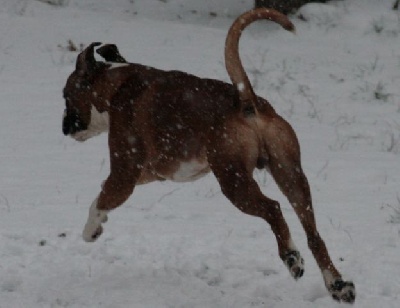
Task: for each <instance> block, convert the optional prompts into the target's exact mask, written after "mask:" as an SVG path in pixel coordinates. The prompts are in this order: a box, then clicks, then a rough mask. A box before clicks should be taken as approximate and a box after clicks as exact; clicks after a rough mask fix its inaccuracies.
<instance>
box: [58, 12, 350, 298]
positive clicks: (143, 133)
mask: <svg viewBox="0 0 400 308" xmlns="http://www.w3.org/2000/svg"><path fill="white" fill-rule="evenodd" d="M259 19H268V20H272V21H274V22H276V23H278V24H279V25H281V26H282V27H283V28H284V29H286V30H288V31H294V26H293V24H292V23H291V22H290V21H289V20H288V19H287V17H286V16H284V15H282V14H280V13H278V12H277V11H274V10H271V9H255V10H251V11H249V12H246V13H244V14H243V15H241V16H240V17H239V18H238V19H237V20H236V21H235V22H234V23H233V24H232V26H231V28H230V30H229V32H228V35H227V38H226V44H225V62H226V69H227V71H228V74H229V76H230V78H231V81H232V84H228V83H225V82H222V81H218V80H214V79H203V78H199V77H196V76H193V75H190V74H187V73H184V72H180V71H162V70H159V69H155V68H152V67H149V66H145V65H140V64H135V63H128V62H127V61H126V60H125V59H124V58H123V57H122V56H121V55H120V53H119V51H118V49H117V47H116V46H115V45H101V44H100V43H92V44H91V45H90V46H88V47H87V48H86V49H85V50H84V51H82V52H81V53H80V54H79V56H78V58H77V61H76V68H75V71H74V72H73V73H72V74H71V75H70V76H69V78H68V80H67V83H66V86H65V88H64V98H65V101H66V111H65V114H64V119H63V132H64V134H65V135H70V136H71V137H72V138H74V139H76V140H78V141H85V140H87V139H89V138H91V137H93V136H96V135H98V134H100V133H102V132H106V131H108V132H109V135H108V146H109V150H110V169H111V170H110V174H109V176H108V178H107V179H106V180H105V182H104V183H103V186H102V190H101V192H100V194H99V195H98V197H97V198H96V199H95V200H94V202H93V203H92V205H91V207H90V210H89V217H88V220H87V223H86V225H85V228H84V231H83V238H84V240H85V241H88V242H91V241H95V240H96V239H97V238H98V237H99V236H100V235H101V234H102V232H103V227H102V224H103V223H105V222H106V220H107V214H108V212H109V211H111V210H113V209H115V208H117V207H119V206H120V205H121V204H122V203H124V202H125V201H126V200H127V199H128V197H129V196H130V195H131V194H132V192H133V190H134V188H135V186H136V185H140V184H145V183H149V182H152V181H162V180H172V181H178V182H184V181H193V180H195V179H198V178H200V177H201V176H203V175H205V174H207V173H208V172H209V171H212V172H213V173H214V175H215V177H216V178H217V180H218V182H219V185H220V186H221V190H222V192H223V194H224V195H225V196H226V197H227V198H228V199H229V200H230V201H231V202H232V203H233V204H234V205H235V206H236V207H237V208H238V209H239V210H241V211H242V212H244V213H246V214H249V215H253V216H257V217H260V218H262V219H264V220H265V221H266V222H267V223H269V225H270V226H271V229H272V231H273V232H274V234H275V236H276V240H277V242H278V249H279V256H280V257H281V259H282V260H283V262H284V264H285V265H286V266H287V267H288V269H289V272H290V274H291V275H292V276H293V277H294V278H296V279H297V278H300V277H301V276H302V275H303V272H304V269H303V268H304V266H303V264H304V261H303V258H302V257H301V255H300V253H299V251H298V250H297V248H296V246H295V244H294V243H293V241H292V238H291V235H290V232H289V228H288V225H287V224H286V221H285V219H284V218H283V216H282V212H281V209H280V206H279V203H278V202H277V201H275V200H272V199H270V198H268V197H266V196H265V195H264V194H263V193H262V192H261V190H260V188H259V186H258V184H257V183H256V181H255V180H254V179H253V176H252V175H253V171H254V169H255V168H259V169H261V168H265V169H268V170H269V172H270V173H271V174H272V176H273V178H274V179H275V181H276V183H277V184H278V186H279V187H280V189H281V190H282V192H283V194H284V195H285V196H286V197H287V198H288V200H289V202H290V203H291V205H292V206H293V208H294V210H295V212H296V214H297V215H298V217H299V219H300V221H301V223H302V226H303V227H304V230H305V233H306V235H307V240H308V246H309V248H310V250H311V251H312V253H313V255H314V258H315V260H316V262H317V264H318V266H319V268H320V270H321V272H322V275H323V278H324V281H325V285H326V287H327V289H328V291H329V292H330V294H331V295H332V296H333V298H334V299H336V300H338V301H343V302H349V303H352V302H353V301H354V299H355V287H354V284H353V283H352V282H350V281H344V280H343V279H342V276H341V274H340V273H339V271H338V270H337V269H336V267H335V266H334V264H333V262H332V260H331V258H330V257H329V254H328V251H327V248H326V246H325V244H324V241H323V240H322V239H321V237H320V235H319V233H318V230H317V227H316V222H315V218H314V213H313V206H312V201H311V194H310V188H309V185H308V182H307V179H306V176H305V175H304V173H303V170H302V167H301V163H300V148H299V143H298V140H297V137H296V135H295V132H294V131H293V129H292V127H291V126H290V125H289V124H288V123H287V122H286V121H285V120H284V119H283V118H282V117H280V116H279V115H278V114H277V113H276V112H275V111H274V109H273V107H272V106H271V105H270V104H269V102H268V101H267V100H265V99H263V98H262V97H259V96H257V95H256V94H255V93H254V91H253V88H252V86H251V84H250V82H249V79H248V77H247V75H246V73H245V71H244V69H243V66H242V64H241V61H240V58H239V52H238V44H239V38H240V36H241V33H242V31H243V30H244V29H245V28H246V26H248V25H249V24H250V23H252V22H254V21H256V20H259ZM100 45H101V46H100ZM96 47H98V49H97V53H98V54H100V55H101V56H102V57H103V58H104V59H105V60H106V61H105V62H102V61H96V59H95V57H94V51H95V48H96Z"/></svg>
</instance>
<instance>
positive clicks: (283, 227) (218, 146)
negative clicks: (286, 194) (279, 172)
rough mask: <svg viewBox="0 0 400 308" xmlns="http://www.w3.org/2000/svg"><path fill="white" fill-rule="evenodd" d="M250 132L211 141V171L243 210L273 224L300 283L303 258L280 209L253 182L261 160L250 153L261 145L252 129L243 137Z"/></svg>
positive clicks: (282, 253)
mask: <svg viewBox="0 0 400 308" xmlns="http://www.w3.org/2000/svg"><path fill="white" fill-rule="evenodd" d="M246 129H247V128H246V127H241V128H240V129H237V130H236V129H235V128H233V129H226V130H224V132H221V134H220V137H218V136H217V137H216V136H213V137H214V138H215V137H216V139H213V140H211V142H210V146H209V147H208V154H207V155H208V160H209V163H210V167H211V170H212V171H213V173H214V174H215V176H216V178H217V180H218V182H219V184H220V186H221V189H222V192H223V194H224V195H225V196H226V197H227V198H228V199H229V200H230V201H231V202H232V203H233V204H234V205H235V206H236V207H237V208H238V209H239V210H241V211H242V212H244V213H246V214H248V215H252V216H257V217H260V218H262V219H264V220H265V221H266V222H268V223H269V225H270V226H271V229H272V231H273V232H274V234H275V237H276V240H277V243H278V250H279V256H280V257H281V259H282V260H283V261H284V263H285V264H286V266H287V267H288V268H289V271H290V273H291V275H292V276H293V277H294V278H296V279H297V278H300V277H301V276H302V275H303V273H304V268H303V264H304V262H303V258H302V257H301V256H300V253H299V252H298V250H297V248H296V246H295V245H294V243H293V241H292V239H291V235H290V231H289V228H288V225H287V223H286V221H285V219H284V217H283V215H282V212H281V209H280V205H279V203H278V202H277V201H275V200H272V199H269V198H268V197H266V196H265V195H263V193H262V192H261V190H260V188H259V186H258V184H257V183H256V181H255V180H254V179H253V176H252V173H253V170H254V167H255V164H256V162H257V158H256V156H254V155H252V154H251V153H249V151H248V150H249V149H255V148H257V145H255V144H251V143H252V141H253V140H255V138H256V137H255V136H254V132H253V131H251V130H250V129H248V131H247V132H246V133H244V134H243V131H244V130H246ZM237 132H240V133H239V134H237ZM248 133H249V134H253V136H250V135H248ZM217 135H218V134H217Z"/></svg>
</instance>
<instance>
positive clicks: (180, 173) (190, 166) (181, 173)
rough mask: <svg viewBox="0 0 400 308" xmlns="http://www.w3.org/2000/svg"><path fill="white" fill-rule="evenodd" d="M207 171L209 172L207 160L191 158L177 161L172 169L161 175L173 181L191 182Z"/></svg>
mask: <svg viewBox="0 0 400 308" xmlns="http://www.w3.org/2000/svg"><path fill="white" fill-rule="evenodd" d="M208 172H210V166H209V165H208V162H207V160H197V159H192V160H189V161H181V162H179V163H177V167H176V168H175V169H174V171H173V172H171V173H170V174H168V175H164V176H163V177H165V178H166V179H168V180H171V181H174V182H191V181H194V180H197V179H199V178H201V177H202V176H204V175H206V174H207V173H208Z"/></svg>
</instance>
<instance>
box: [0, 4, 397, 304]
mask: <svg viewBox="0 0 400 308" xmlns="http://www.w3.org/2000/svg"><path fill="white" fill-rule="evenodd" d="M45 2H46V1H32V0H18V1H15V0H0V29H1V30H0V35H1V40H0V58H1V61H0V79H1V82H0V88H1V91H0V98H1V103H0V109H1V110H0V116H1V121H0V123H1V124H0V125H1V129H0V134H1V136H0V140H1V145H2V148H1V157H2V164H1V172H0V174H1V178H0V180H1V183H0V211H1V215H0V253H1V259H0V260H1V262H0V307H7V308H25V307H29V308H43V307H68V308H85V307H86V308H87V307H90V308H101V307H109V308H111V307H112V308H122V307H133V308H149V307H157V308H164V307H165V308H166V307H174V308H176V307H191V308H196V307H198V308H205V307H212V308H225V307H229V308H231V307H233V308H247V307H253V308H254V307H257V308H260V307H278V308H291V307H293V308H294V307H296V308H305V307H307V308H308V307H310V308H315V307H317V308H318V307H321V308H331V307H344V305H343V306H341V305H338V304H336V303H335V302H334V301H333V300H332V299H331V298H330V296H329V295H328V293H327V291H326V289H325V287H324V285H323V280H322V277H321V274H320V272H319V269H318V268H317V266H316V264H315V262H314V261H313V259H312V256H311V254H310V252H309V250H308V247H307V239H306V238H305V235H304V232H303V230H302V228H301V225H300V223H299V222H298V219H297V217H295V214H294V211H293V209H292V208H291V207H290V205H289V204H288V202H287V201H286V200H285V199H284V197H283V196H282V194H281V192H280V191H279V189H278V188H277V187H276V186H275V184H274V182H273V181H272V179H271V177H270V176H269V175H268V174H266V173H265V172H257V173H256V174H255V177H256V179H257V181H258V183H259V184H260V186H261V189H262V191H263V192H264V193H265V194H267V195H268V196H269V197H270V198H273V199H275V200H279V202H280V203H281V208H282V211H283V214H284V216H285V217H286V219H287V221H288V224H289V226H290V229H291V231H292V237H293V241H294V243H293V245H296V247H298V249H299V250H300V252H301V254H302V255H303V257H304V259H305V274H304V277H302V278H301V279H300V280H298V281H294V280H293V279H292V277H291V276H290V273H289V272H288V271H287V269H286V267H285V265H284V264H283V263H282V262H281V261H280V259H279V257H278V252H277V247H276V241H275V238H274V236H273V234H272V232H271V230H270V228H269V227H268V226H266V225H265V223H264V222H263V221H261V220H259V219H256V218H252V217H249V216H246V215H244V214H242V213H241V212H240V211H238V210H237V209H235V208H234V207H233V206H232V205H231V204H230V203H229V202H228V201H227V200H226V199H225V198H224V197H223V195H222V193H221V191H220V189H219V187H218V184H217V181H216V180H215V178H214V177H213V176H212V175H211V174H210V175H207V176H206V177H204V178H202V179H199V180H198V181H197V182H194V183H187V184H182V183H179V184H178V183H172V182H169V181H166V182H160V183H151V184H147V185H143V186H138V187H136V188H135V192H134V194H133V195H132V197H131V198H130V199H129V200H127V201H126V203H125V204H124V205H123V206H122V207H121V208H119V209H118V210H116V211H114V212H112V213H110V215H109V221H108V222H107V223H106V224H104V227H105V230H104V234H103V236H102V238H100V239H99V241H98V242H96V243H94V244H88V243H85V242H84V241H83V240H82V230H83V226H84V224H85V221H86V218H87V214H88V211H89V207H90V204H91V203H92V202H93V199H94V198H95V197H96V196H97V195H98V193H99V192H100V190H101V183H102V181H104V179H106V177H107V176H108V172H109V166H108V161H109V151H108V147H107V134H103V135H100V136H98V137H96V138H94V139H91V140H89V141H87V142H85V143H78V142H76V141H74V140H72V139H71V138H67V137H64V136H63V134H62V131H61V119H62V112H63V110H64V108H65V105H64V104H65V102H64V101H63V98H62V89H63V87H64V84H65V81H66V79H67V76H68V75H69V74H70V72H72V71H73V70H74V68H75V59H76V56H77V52H71V51H68V50H66V48H63V47H64V46H66V45H67V44H68V40H71V41H72V42H74V43H75V45H76V46H79V44H84V45H87V44H89V43H90V42H93V41H100V42H103V43H115V44H116V45H117V46H118V47H119V49H120V51H121V54H122V55H123V56H124V57H125V58H126V59H129V60H130V61H133V62H137V63H142V64H144V65H149V66H152V67H159V68H161V69H166V70H174V69H178V70H183V71H187V72H189V73H192V74H196V75H198V76H201V77H208V78H216V79H222V80H224V81H228V77H227V74H226V71H225V68H224V63H223V58H222V57H223V54H224V53H223V47H224V41H225V35H226V33H227V30H228V27H229V25H230V24H231V22H232V21H233V18H234V17H235V16H238V15H239V14H240V13H242V12H243V11H244V10H247V9H250V8H251V7H252V5H253V2H254V1H241V0H219V1H214V0H212V1H211V0H203V1H198V0H174V1H147V0H142V1H126V0H113V1H111V0H85V1H81V0H69V1H68V0H65V1H61V0H60V1H59V2H57V3H60V4H63V5H62V6H54V5H48V4H46V3H45ZM393 2H394V0H381V1H377V0H343V1H333V2H331V3H329V4H311V5H308V6H306V7H305V8H303V9H302V11H301V12H300V13H301V19H300V18H297V17H296V16H292V17H291V19H292V20H293V22H294V24H295V25H296V27H297V35H292V34H291V33H287V32H286V31H284V30H282V29H280V28H279V27H277V26H275V25H271V23H267V22H261V23H259V24H257V25H254V26H252V27H250V28H249V29H247V30H246V31H245V32H244V33H243V36H242V39H241V45H240V46H241V50H240V54H241V56H242V59H243V63H244V67H245V69H246V71H247V72H249V79H250V81H251V83H252V84H255V85H256V88H255V92H256V93H257V94H259V95H261V96H263V97H266V98H267V99H268V100H269V101H270V102H271V103H272V105H273V106H274V108H275V109H276V111H277V112H278V113H279V114H281V115H282V116H283V117H285V118H286V119H287V120H288V121H289V122H290V123H291V124H292V125H293V127H294V129H295V130H296V133H297V136H298V138H299V140H300V144H301V148H302V166H303V169H304V171H305V173H306V175H307V176H308V179H309V182H310V186H311V189H312V193H313V201H314V204H313V205H314V208H315V212H316V218H317V225H318V228H319V231H320V234H321V236H322V237H323V238H324V239H325V242H326V244H327V246H328V248H329V251H330V254H331V257H332V259H333V261H334V262H335V263H336V265H337V267H338V268H339V269H340V271H341V272H342V273H343V275H344V278H345V279H351V280H353V281H354V283H355V284H356V287H357V295H358V297H357V299H356V303H355V305H354V307H362V308H375V307H380V308H394V307H398V304H399V302H400V297H399V290H400V280H399V277H400V263H399V256H400V224H399V221H400V218H399V217H400V214H399V213H400V202H399V192H398V191H399V187H400V163H399V162H400V120H399V119H400V104H399V97H400V87H399V80H400V39H399V37H400V23H399V19H400V18H399V13H398V12H394V11H392V10H391V6H392V4H393ZM210 12H213V13H214V14H210ZM304 20H307V21H304ZM134 142H135V140H132V146H134ZM132 149H133V148H132ZM272 158H273V156H272V157H271V159H272ZM140 167H143V166H140ZM346 307H347V306H346Z"/></svg>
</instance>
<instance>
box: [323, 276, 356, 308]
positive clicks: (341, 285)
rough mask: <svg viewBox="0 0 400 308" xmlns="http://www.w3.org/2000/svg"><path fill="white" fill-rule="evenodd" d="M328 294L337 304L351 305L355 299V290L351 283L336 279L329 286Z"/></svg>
mask: <svg viewBox="0 0 400 308" xmlns="http://www.w3.org/2000/svg"><path fill="white" fill-rule="evenodd" d="M329 292H331V294H332V297H333V298H334V299H335V300H337V301H339V302H344V303H350V304H352V303H354V300H355V298H356V288H355V287H354V283H353V282H351V281H343V280H342V279H337V280H336V281H335V282H334V283H333V284H331V285H330V287H329Z"/></svg>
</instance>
